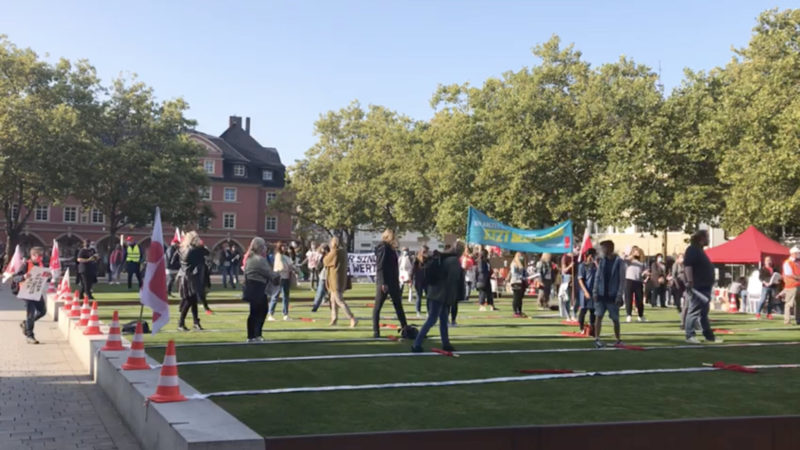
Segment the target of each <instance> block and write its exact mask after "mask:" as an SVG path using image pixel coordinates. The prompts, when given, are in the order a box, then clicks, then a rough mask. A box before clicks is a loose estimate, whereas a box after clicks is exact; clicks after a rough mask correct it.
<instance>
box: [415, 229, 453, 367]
mask: <svg viewBox="0 0 800 450" xmlns="http://www.w3.org/2000/svg"><path fill="white" fill-rule="evenodd" d="M462 253H464V243H463V242H462V241H457V242H456V244H455V245H454V246H453V249H452V251H450V252H447V253H439V252H434V253H433V256H432V257H431V258H429V259H428V261H426V263H425V279H426V280H427V281H428V299H429V300H430V308H431V309H430V311H429V312H428V319H427V320H426V321H425V324H424V325H422V329H421V330H420V331H419V334H417V337H416V339H415V340H414V345H413V346H412V347H411V351H412V352H414V353H421V352H422V340H423V339H425V336H427V334H428V331H430V329H431V328H432V327H433V326H434V325H435V324H436V321H437V320H438V321H439V334H440V337H441V339H442V350H445V351H448V352H452V351H455V348H453V346H452V345H451V344H450V336H449V334H448V326H447V319H448V316H449V315H450V308H451V307H452V306H453V305H455V303H456V302H457V301H458V300H459V299H461V298H464V294H465V293H464V291H465V288H466V282H465V281H464V269H462V268H461V262H460V261H459V257H460V256H461V254H462Z"/></svg>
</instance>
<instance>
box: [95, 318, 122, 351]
mask: <svg viewBox="0 0 800 450" xmlns="http://www.w3.org/2000/svg"><path fill="white" fill-rule="evenodd" d="M100 350H105V351H118V350H125V347H123V346H122V338H121V336H120V332H119V313H118V312H117V311H114V315H113V316H112V317H111V328H109V329H108V339H107V340H106V345H104V346H103V348H101V349H100Z"/></svg>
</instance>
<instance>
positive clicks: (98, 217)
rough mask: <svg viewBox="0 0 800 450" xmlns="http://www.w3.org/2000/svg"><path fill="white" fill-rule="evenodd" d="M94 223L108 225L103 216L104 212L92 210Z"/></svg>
mask: <svg viewBox="0 0 800 450" xmlns="http://www.w3.org/2000/svg"><path fill="white" fill-rule="evenodd" d="M92 223H106V218H105V217H104V216H103V211H100V210H99V209H95V208H92Z"/></svg>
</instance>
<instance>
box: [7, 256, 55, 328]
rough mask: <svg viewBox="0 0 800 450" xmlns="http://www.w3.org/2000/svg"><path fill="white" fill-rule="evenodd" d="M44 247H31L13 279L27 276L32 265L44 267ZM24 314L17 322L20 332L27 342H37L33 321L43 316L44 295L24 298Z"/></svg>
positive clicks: (44, 310)
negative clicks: (20, 320) (28, 254)
mask: <svg viewBox="0 0 800 450" xmlns="http://www.w3.org/2000/svg"><path fill="white" fill-rule="evenodd" d="M43 255H44V249H43V248H42V247H33V248H32V249H31V257H30V259H28V261H26V263H25V264H23V265H22V267H21V268H20V270H19V271H18V272H17V273H16V276H15V281H17V282H20V281H23V280H26V279H27V278H28V274H29V273H30V271H31V270H33V268H34V267H44V262H43V261H42V258H43ZM25 309H26V315H25V320H23V321H22V323H20V324H19V327H20V328H21V329H22V333H23V334H25V337H26V339H27V342H28V344H38V343H39V341H37V340H36V337H35V336H34V335H33V325H34V323H35V322H36V321H37V320H39V319H41V318H42V317H44V315H45V312H46V311H47V305H46V304H45V302H44V297H42V298H41V299H39V300H25Z"/></svg>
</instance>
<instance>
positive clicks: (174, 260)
mask: <svg viewBox="0 0 800 450" xmlns="http://www.w3.org/2000/svg"><path fill="white" fill-rule="evenodd" d="M180 243H181V242H180V241H179V240H178V238H177V237H175V238H172V242H170V245H169V248H168V249H167V254H166V255H165V256H166V260H167V274H168V275H169V281H168V282H167V296H169V297H172V288H174V287H175V279H176V278H177V277H178V272H179V271H180V270H181V252H180Z"/></svg>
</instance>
